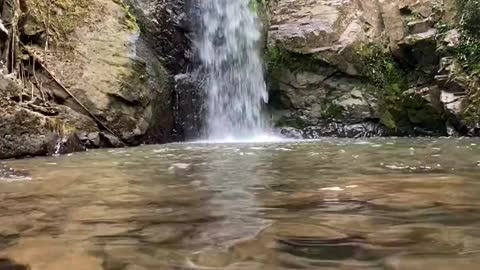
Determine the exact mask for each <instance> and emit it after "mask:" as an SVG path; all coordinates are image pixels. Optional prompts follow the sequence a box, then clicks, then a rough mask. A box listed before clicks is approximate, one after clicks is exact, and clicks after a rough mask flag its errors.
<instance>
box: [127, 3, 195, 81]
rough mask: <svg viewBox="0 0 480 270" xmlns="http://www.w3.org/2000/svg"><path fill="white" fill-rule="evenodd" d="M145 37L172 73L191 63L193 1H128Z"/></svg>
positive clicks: (176, 72)
mask: <svg viewBox="0 0 480 270" xmlns="http://www.w3.org/2000/svg"><path fill="white" fill-rule="evenodd" d="M128 2H130V3H131V5H132V7H133V9H134V11H135V14H136V15H137V21H138V23H139V26H140V29H141V30H142V35H143V37H144V38H145V40H146V41H147V43H148V44H150V45H151V46H152V49H153V50H154V52H155V53H156V55H158V56H160V57H163V58H164V59H165V61H166V67H167V68H168V70H170V71H171V73H172V74H178V73H182V72H184V71H185V70H186V67H188V65H189V64H190V62H191V61H192V60H191V58H192V57H193V54H192V33H191V32H192V31H191V26H190V24H191V19H192V17H191V13H190V11H191V9H192V5H193V3H191V2H192V1H191V0H187V1H182V0H154V1H148V0H129V1H128Z"/></svg>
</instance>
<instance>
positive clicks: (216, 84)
mask: <svg viewBox="0 0 480 270" xmlns="http://www.w3.org/2000/svg"><path fill="white" fill-rule="evenodd" d="M248 2H249V0H201V4H200V5H201V11H202V20H203V21H202V23H203V24H202V31H201V35H200V36H201V38H200V40H199V42H198V49H199V54H200V59H201V61H202V64H203V66H204V68H205V69H206V71H207V81H206V83H205V91H206V96H207V101H206V102H207V110H208V113H207V119H206V121H207V123H206V126H207V130H206V133H207V134H206V135H207V139H208V140H211V141H224V140H255V138H258V137H263V136H265V130H266V129H267V124H266V121H265V119H264V118H263V117H262V106H263V105H264V104H265V103H266V102H267V101H268V93H267V90H266V86H265V79H264V76H263V69H262V63H261V59H260V55H259V51H258V41H259V39H260V38H261V35H260V32H259V30H258V28H257V27H258V24H257V17H256V15H255V14H254V12H252V11H251V10H250V9H249V7H248Z"/></svg>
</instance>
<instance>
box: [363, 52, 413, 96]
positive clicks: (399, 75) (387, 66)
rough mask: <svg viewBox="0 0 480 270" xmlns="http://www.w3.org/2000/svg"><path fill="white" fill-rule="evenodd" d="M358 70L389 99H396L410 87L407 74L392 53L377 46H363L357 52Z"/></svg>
mask: <svg viewBox="0 0 480 270" xmlns="http://www.w3.org/2000/svg"><path fill="white" fill-rule="evenodd" d="M355 54H356V58H357V68H358V69H359V71H360V73H361V74H362V75H363V76H364V77H366V78H367V79H368V80H369V81H370V82H371V83H372V84H373V85H374V86H376V87H378V88H379V89H382V90H383V91H382V94H383V96H385V97H388V98H396V97H398V96H399V95H401V94H402V93H403V91H405V90H406V89H407V87H408V85H407V80H406V74H405V72H404V71H403V70H402V69H401V68H400V66H399V64H398V63H397V62H396V61H395V59H394V58H393V56H392V55H391V53H390V52H386V51H385V49H384V48H383V47H380V46H379V45H377V44H362V45H360V46H358V47H357V49H356V51H355Z"/></svg>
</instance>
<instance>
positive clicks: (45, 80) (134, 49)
mask: <svg viewBox="0 0 480 270" xmlns="http://www.w3.org/2000/svg"><path fill="white" fill-rule="evenodd" d="M185 10H186V7H185V6H184V1H175V0H171V1H164V0H158V1H143V0H132V1H130V2H124V1H123V0H97V1H92V0H54V1H53V0H52V1H43V0H25V1H18V0H0V15H1V25H0V26H1V27H0V30H2V31H1V34H0V50H1V53H2V59H1V60H2V62H1V68H2V72H1V74H0V102H1V104H2V107H1V109H0V158H10V157H22V156H28V155H46V154H53V153H64V152H70V151H78V150H82V149H86V148H97V147H115V146H124V145H138V144H140V143H164V142H169V141H172V140H174V139H175V121H174V112H173V108H174V99H173V95H174V93H173V91H174V89H173V85H174V80H173V74H176V73H180V72H182V70H184V69H186V67H187V66H188V61H189V60H188V59H189V53H188V52H189V50H190V48H189V46H190V45H189V41H188V38H187V35H188V33H187V32H188V30H186V28H185V27H183V26H182V24H183V21H184V18H185Z"/></svg>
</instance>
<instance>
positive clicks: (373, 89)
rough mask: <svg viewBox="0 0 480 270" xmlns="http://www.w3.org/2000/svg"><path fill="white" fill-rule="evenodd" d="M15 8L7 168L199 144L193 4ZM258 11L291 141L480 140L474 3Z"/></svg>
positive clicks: (5, 77) (67, 2)
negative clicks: (78, 154) (17, 161)
mask: <svg viewBox="0 0 480 270" xmlns="http://www.w3.org/2000/svg"><path fill="white" fill-rule="evenodd" d="M47 2H48V1H47ZM12 3H13V4H11V3H10V2H8V1H6V0H0V7H1V8H0V18H1V25H0V51H1V64H0V65H1V66H0V67H1V72H0V105H1V106H0V159H5V158H19V157H26V156H39V155H51V154H55V153H60V154H61V153H68V152H73V151H82V150H85V149H89V148H104V147H121V146H135V145H139V144H143V143H167V142H172V141H183V140H189V139H193V138H196V137H198V136H199V134H200V133H201V131H202V129H203V122H204V120H203V115H204V114H205V110H206V109H205V107H204V105H203V104H204V103H203V99H204V96H203V93H202V91H201V85H202V83H203V79H202V78H203V74H202V67H201V66H200V64H199V63H198V62H199V61H198V59H195V57H196V56H195V55H196V53H195V50H194V48H193V45H192V44H193V42H194V39H195V35H196V32H195V30H194V27H192V25H195V24H196V22H195V21H196V20H197V19H196V18H197V17H198V15H199V14H197V13H196V12H197V7H196V6H197V3H198V2H197V1H195V0H155V1H147V0H129V1H125V2H124V1H123V0H101V1H92V0H58V1H54V2H53V3H52V4H51V5H47V3H46V2H45V1H40V0H26V1H23V2H20V1H13V2H12ZM20 4H21V5H20ZM251 8H252V10H254V11H256V12H257V13H258V15H259V17H260V19H261V21H262V27H263V28H264V31H263V33H264V36H265V37H264V42H265V46H263V45H260V46H261V47H265V49H264V60H265V69H266V73H267V75H268V76H267V79H268V86H269V91H270V96H271V98H270V103H269V104H268V106H267V110H266V112H267V113H268V114H269V115H270V117H271V119H272V121H273V123H274V127H275V129H277V130H279V132H280V133H281V134H283V135H284V136H286V137H290V138H303V139H312V138H319V137H323V136H337V137H352V138H357V137H371V136H478V135H480V103H479V100H480V99H479V98H478V96H479V95H480V79H479V76H480V47H479V45H478V44H480V43H479V42H478V41H479V40H480V37H479V33H480V30H479V29H478V25H480V24H479V23H478V19H477V18H479V17H480V3H479V2H478V1H477V0H436V1H424V0H396V1H379V0H367V1H361V2H358V1H338V0H327V1H320V0H314V1H294V2H292V1H289V0H251Z"/></svg>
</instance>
